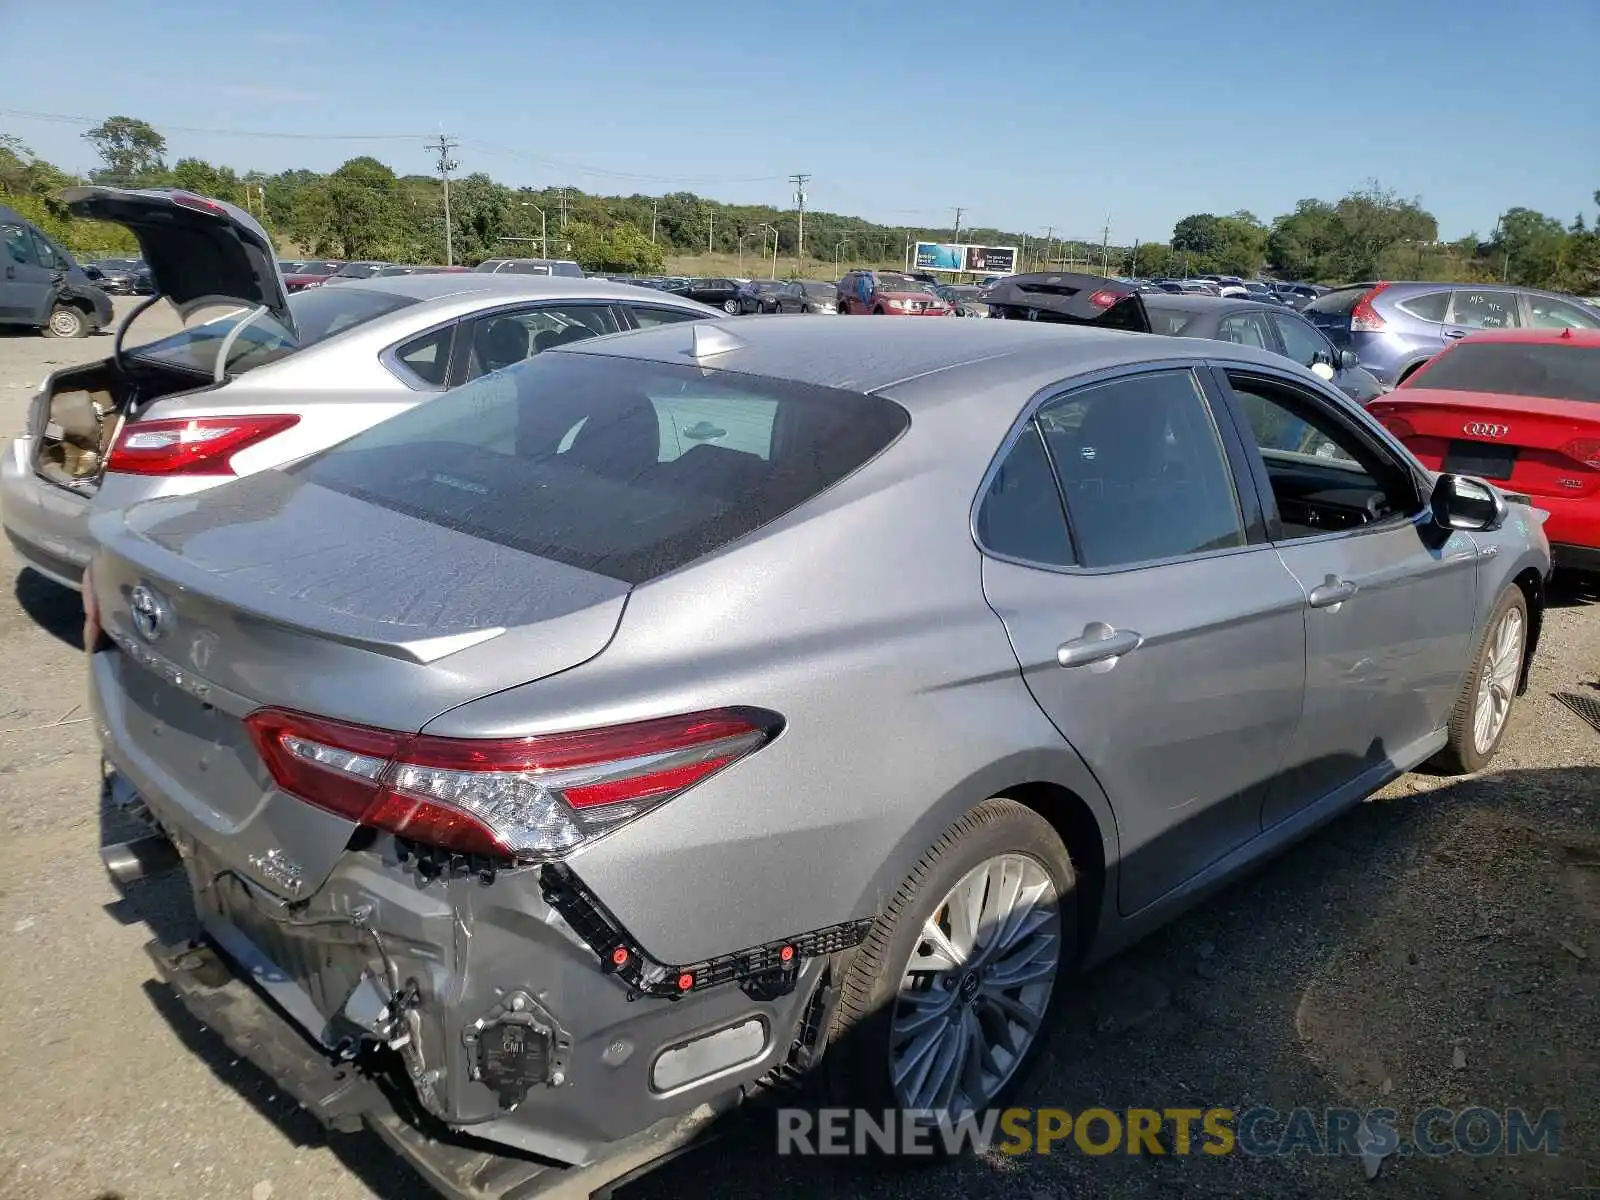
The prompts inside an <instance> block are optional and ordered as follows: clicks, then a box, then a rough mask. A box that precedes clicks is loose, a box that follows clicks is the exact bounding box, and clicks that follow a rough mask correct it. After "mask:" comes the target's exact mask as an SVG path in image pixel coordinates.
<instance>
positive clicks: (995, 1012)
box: [889, 854, 1061, 1119]
mask: <svg viewBox="0 0 1600 1200" xmlns="http://www.w3.org/2000/svg"><path fill="white" fill-rule="evenodd" d="M1060 957H1061V915H1060V897H1059V896H1058V895H1057V894H1056V887H1055V884H1054V883H1053V882H1052V881H1051V878H1050V876H1049V874H1048V873H1047V872H1046V871H1045V869H1044V867H1043V866H1041V865H1040V864H1039V862H1038V861H1036V860H1035V859H1033V858H1030V857H1027V856H1026V855H1022V854H1002V855H997V856H996V857H993V858H990V859H987V860H985V861H984V862H982V863H980V864H979V865H978V866H976V867H974V868H973V869H972V870H971V871H969V872H967V874H966V875H964V876H963V877H962V878H961V880H960V882H958V883H957V884H956V885H955V887H953V888H951V889H950V891H949V893H948V894H947V895H946V896H945V898H944V900H943V901H942V902H941V903H940V905H939V907H938V908H937V909H935V910H934V913H933V915H932V916H931V917H929V918H928V920H927V921H926V922H925V923H924V924H923V927H922V931H921V937H920V939H919V941H918V942H917V944H916V947H915V949H914V950H913V952H912V955H911V960H910V962H909V963H908V964H907V966H906V970H905V973H904V975H903V976H902V978H901V981H900V989H899V992H898V993H897V995H896V997H895V1000H894V1007H893V1011H892V1014H891V1018H890V1034H889V1079H890V1083H891V1085H892V1086H893V1088H894V1092H895V1097H896V1099H897V1100H898V1102H899V1103H900V1104H901V1106H902V1107H904V1108H906V1109H908V1110H912V1111H919V1112H930V1113H942V1114H945V1115H947V1116H948V1117H950V1118H952V1119H959V1118H960V1117H961V1116H962V1115H964V1114H966V1113H971V1112H975V1111H977V1110H979V1109H982V1108H984V1107H985V1106H987V1105H988V1104H990V1103H991V1102H992V1101H993V1100H994V1098H995V1096H996V1095H997V1094H998V1093H999V1092H1000V1090H1001V1089H1002V1088H1003V1087H1004V1086H1005V1085H1006V1083H1007V1082H1009V1080H1010V1079H1011V1077H1012V1075H1014V1074H1015V1073H1016V1069H1017V1067H1018V1065H1019V1064H1020V1063H1021V1062H1022V1060H1023V1059H1024V1058H1025V1057H1026V1055H1027V1053H1028V1051H1029V1049H1030V1048H1031V1047H1032V1046H1033V1044H1034V1042H1035V1041H1036V1040H1037V1038H1038V1035H1039V1032H1040V1027H1041V1025H1042V1024H1043V1021H1044V1016H1045V1012H1046V1009H1047V1008H1048V1007H1049V1004H1050V995H1051V992H1052V990H1053V989H1054V987H1055V979H1056V970H1057V968H1058V966H1059V964H1060Z"/></svg>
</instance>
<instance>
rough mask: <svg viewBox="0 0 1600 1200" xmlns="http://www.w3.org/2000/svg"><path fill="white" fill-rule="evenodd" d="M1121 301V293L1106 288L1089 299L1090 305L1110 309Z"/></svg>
mask: <svg viewBox="0 0 1600 1200" xmlns="http://www.w3.org/2000/svg"><path fill="white" fill-rule="evenodd" d="M1121 299H1122V293H1121V292H1113V291H1110V290H1108V289H1106V288H1101V289H1100V290H1099V291H1098V292H1096V293H1095V294H1094V295H1092V296H1090V297H1089V303H1090V304H1092V305H1094V306H1095V307H1096V308H1110V307H1111V306H1112V305H1113V304H1115V303H1116V302H1117V301H1118V300H1121Z"/></svg>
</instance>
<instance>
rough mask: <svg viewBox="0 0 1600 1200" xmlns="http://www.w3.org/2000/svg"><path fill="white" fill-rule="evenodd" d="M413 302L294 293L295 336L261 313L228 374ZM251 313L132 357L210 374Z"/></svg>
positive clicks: (242, 338)
mask: <svg viewBox="0 0 1600 1200" xmlns="http://www.w3.org/2000/svg"><path fill="white" fill-rule="evenodd" d="M415 303H417V301H416V300H414V299H412V298H411V297H410V296H397V295H394V294H393V293H390V292H378V291H370V290H368V289H367V288H363V287H355V286H347V287H339V288H327V289H323V288H307V289H306V290H305V291H303V292H296V293H295V294H294V295H292V296H290V297H289V311H290V312H291V313H293V314H294V322H295V329H296V336H294V337H290V336H289V334H288V332H287V331H285V330H284V329H283V327H282V326H280V325H279V324H278V323H277V321H275V320H274V319H273V318H272V317H271V316H268V315H265V314H263V315H262V316H260V317H257V318H256V319H255V320H253V321H251V322H250V323H249V324H248V325H246V326H245V327H244V328H243V329H242V330H240V331H239V336H238V337H237V338H235V339H234V342H233V345H232V346H231V347H229V349H228V362H227V371H228V374H230V375H239V374H242V373H244V372H245V371H252V370H254V369H255V368H256V367H264V366H266V365H267V364H268V363H270V362H276V361H277V360H278V359H280V358H282V357H284V356H285V355H287V354H292V353H293V352H294V351H296V350H301V349H304V348H305V347H307V346H310V345H314V344H315V343H317V342H322V341H326V340H327V339H328V338H331V337H333V336H335V335H337V334H341V333H344V332H345V331H346V330H349V329H354V328H355V327H356V326H358V325H365V324H366V323H367V322H368V321H371V320H373V319H374V318H377V317H381V316H383V315H384V314H385V313H391V312H394V311H395V310H396V309H399V308H405V307H406V306H407V305H409V304H415ZM249 311H250V310H248V309H242V308H241V309H234V310H233V311H231V312H229V313H227V314H226V315H224V316H220V317H218V318H216V319H215V320H211V321H206V322H205V323H203V324H199V325H194V326H192V327H190V328H188V329H185V330H183V331H182V332H181V333H175V334H173V335H172V336H171V337H164V338H162V339H161V340H159V341H155V342H150V343H149V344H148V345H144V346H139V347H136V348H134V349H131V350H129V351H128V353H129V354H131V355H134V356H135V357H138V358H144V359H153V360H155V361H157V362H161V363H165V364H167V365H169V366H174V367H184V368H187V369H188V370H191V371H199V372H203V373H205V374H208V375H209V374H210V373H211V372H212V370H213V369H214V367H215V364H216V360H217V354H218V353H219V352H220V351H221V349H222V346H223V343H224V342H225V340H226V339H227V336H228V334H229V333H231V332H232V331H233V327H234V326H235V325H237V324H238V323H239V321H240V320H241V319H243V318H244V317H245V316H247V315H248V313H249Z"/></svg>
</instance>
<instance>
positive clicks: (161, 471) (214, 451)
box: [106, 413, 300, 475]
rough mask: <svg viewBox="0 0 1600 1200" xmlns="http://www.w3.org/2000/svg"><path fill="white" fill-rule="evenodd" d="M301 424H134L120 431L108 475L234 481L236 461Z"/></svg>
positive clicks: (285, 417) (284, 420)
mask: <svg viewBox="0 0 1600 1200" xmlns="http://www.w3.org/2000/svg"><path fill="white" fill-rule="evenodd" d="M299 421H300V418H299V417H298V416H295V415H293V414H291V413H276V414H271V415H261V416H257V415H251V416H238V417H191V418H188V419H183V420H172V421H136V422H133V423H130V424H127V425H124V426H123V427H122V433H121V434H120V435H119V436H118V438H117V441H116V444H115V445H114V446H112V447H111V455H110V457H109V458H107V459H106V470H108V471H120V472H122V473H123V474H125V475H232V474H233V465H232V463H231V462H230V461H229V460H230V459H231V458H232V456H233V455H235V454H237V453H238V452H239V451H240V450H243V449H244V448H245V447H246V446H253V445H255V444H256V443H257V442H259V441H262V440H264V439H266V438H269V437H271V436H273V434H277V433H282V432H283V431H284V430H285V429H288V428H290V427H291V426H293V425H296V424H298V423H299Z"/></svg>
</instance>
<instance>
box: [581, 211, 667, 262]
mask: <svg viewBox="0 0 1600 1200" xmlns="http://www.w3.org/2000/svg"><path fill="white" fill-rule="evenodd" d="M562 237H563V240H564V241H565V242H568V243H570V244H571V246H572V250H571V255H572V258H573V259H574V260H575V261H576V262H577V263H578V265H579V266H581V267H583V269H584V270H586V271H614V272H616V273H618V274H630V275H649V274H652V273H654V272H657V271H660V270H661V269H662V267H663V266H664V265H665V261H666V259H665V256H664V254H663V253H662V250H661V247H660V246H659V245H651V243H650V235H649V234H648V233H645V232H644V231H642V230H640V229H638V228H636V227H635V226H634V225H633V224H631V223H624V224H621V225H615V226H612V227H611V228H610V229H598V228H596V227H595V226H593V225H591V224H589V223H588V222H586V221H568V222H567V231H566V233H565V234H563V235H562Z"/></svg>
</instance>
